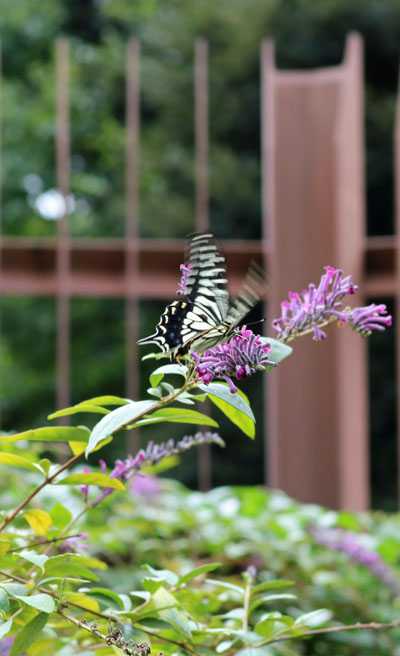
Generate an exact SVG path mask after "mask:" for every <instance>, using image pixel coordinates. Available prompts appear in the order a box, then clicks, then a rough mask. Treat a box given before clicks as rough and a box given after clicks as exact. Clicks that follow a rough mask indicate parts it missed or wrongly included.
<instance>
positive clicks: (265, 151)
mask: <svg viewBox="0 0 400 656" xmlns="http://www.w3.org/2000/svg"><path fill="white" fill-rule="evenodd" d="M260 69H261V94H260V96H261V211H262V252H263V260H264V267H265V270H266V272H267V276H268V281H269V283H270V281H271V279H272V280H274V281H275V282H276V281H277V279H278V273H279V269H278V268H277V266H276V265H277V263H278V261H277V259H276V258H274V259H272V258H271V259H270V258H269V252H270V251H275V250H276V247H275V246H274V243H275V238H274V223H273V221H270V220H269V217H272V216H275V203H274V198H275V197H274V191H275V166H274V164H275V162H274V153H275V143H274V139H275V127H274V126H275V102H274V94H273V93H270V92H269V90H272V88H273V84H274V80H273V75H274V71H275V51H274V44H273V42H272V40H270V39H266V40H265V41H264V42H263V43H262V45H261V61H260ZM270 310H271V308H270V304H268V306H267V311H266V314H267V322H266V324H267V333H268V332H269V326H270V318H271V317H270ZM268 383H269V381H268V378H267V379H264V407H265V409H266V414H267V417H268V420H266V421H264V483H265V484H266V485H267V484H269V485H277V481H278V478H279V476H278V472H279V455H280V450H279V444H278V439H279V436H278V435H279V433H278V424H277V412H276V409H277V398H276V392H277V386H276V385H269V384H268Z"/></svg>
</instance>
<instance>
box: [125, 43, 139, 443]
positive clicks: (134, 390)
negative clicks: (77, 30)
mask: <svg viewBox="0 0 400 656" xmlns="http://www.w3.org/2000/svg"><path fill="white" fill-rule="evenodd" d="M139 69H140V44H139V41H138V39H136V38H134V39H131V40H130V41H129V44H128V51H127V67H126V230H125V274H126V315H125V317H126V333H125V340H126V390H127V395H128V398H130V399H137V397H138V394H139V365H138V347H137V340H138V337H139V298H138V293H137V292H138V275H139V262H138V257H139V137H140V70H139ZM127 446H128V449H129V450H130V451H132V452H136V451H137V450H138V448H139V435H138V432H137V431H132V432H131V433H130V434H129V435H128V444H127Z"/></svg>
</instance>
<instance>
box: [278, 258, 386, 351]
mask: <svg viewBox="0 0 400 656" xmlns="http://www.w3.org/2000/svg"><path fill="white" fill-rule="evenodd" d="M356 291H357V285H355V284H354V283H353V280H352V278H351V276H344V275H343V271H341V270H340V269H335V267H332V266H326V267H325V273H324V275H323V276H322V277H321V280H320V282H319V285H318V287H316V286H315V285H314V284H312V283H311V284H310V285H308V287H307V289H304V290H303V291H302V292H301V293H298V292H289V298H288V299H287V300H286V301H283V303H281V316H280V317H278V318H277V319H274V321H273V322H272V326H273V328H274V329H275V330H276V332H277V333H278V339H280V340H281V341H283V342H290V341H291V340H292V339H294V338H295V337H299V336H300V335H304V334H307V333H312V336H313V339H314V340H315V341H317V342H319V341H321V340H322V339H325V338H326V333H325V331H324V330H322V328H323V327H324V326H326V325H327V324H329V323H333V322H335V321H336V322H337V323H339V324H348V325H349V326H350V327H351V328H353V329H354V330H356V331H357V332H359V333H360V334H361V335H370V334H371V332H372V331H374V330H385V328H387V327H388V326H391V325H392V318H391V316H390V315H388V314H387V312H386V306H385V305H375V304H374V303H373V304H372V305H368V306H366V307H359V308H355V309H352V308H349V307H345V306H344V305H343V299H344V297H345V296H347V295H351V294H355V293H356Z"/></svg>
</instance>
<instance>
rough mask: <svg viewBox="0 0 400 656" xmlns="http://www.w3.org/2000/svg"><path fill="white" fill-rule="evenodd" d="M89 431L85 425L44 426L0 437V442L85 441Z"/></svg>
mask: <svg viewBox="0 0 400 656" xmlns="http://www.w3.org/2000/svg"><path fill="white" fill-rule="evenodd" d="M89 435H90V431H89V429H88V428H86V426H45V427H44V428H33V429H32V430H28V431H24V432H23V433H16V434H15V435H10V436H2V437H0V444H1V442H20V441H21V440H23V441H28V442H87V441H88V439H89Z"/></svg>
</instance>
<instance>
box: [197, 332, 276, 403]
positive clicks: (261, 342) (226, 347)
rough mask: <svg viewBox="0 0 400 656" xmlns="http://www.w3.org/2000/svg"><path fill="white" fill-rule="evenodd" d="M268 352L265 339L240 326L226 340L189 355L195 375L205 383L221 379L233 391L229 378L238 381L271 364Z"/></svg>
mask: <svg viewBox="0 0 400 656" xmlns="http://www.w3.org/2000/svg"><path fill="white" fill-rule="evenodd" d="M270 351H271V346H270V344H268V342H267V341H265V339H263V338H262V337H260V335H255V334H254V333H253V331H252V330H249V329H248V328H246V326H243V327H242V329H241V330H240V332H237V333H236V334H235V335H234V336H233V337H231V339H230V340H229V341H227V342H225V343H223V344H218V345H217V346H213V347H212V348H209V349H208V350H207V351H205V352H204V353H201V354H199V353H192V356H193V359H194V361H195V366H196V372H197V375H198V377H199V378H200V379H201V381H202V382H203V383H204V384H205V385H208V384H209V383H211V381H213V380H214V378H223V379H224V380H226V382H227V383H228V385H229V389H230V391H231V392H232V393H235V392H236V390H237V388H236V385H235V384H234V382H233V380H232V378H235V379H236V380H240V379H241V378H246V377H247V376H251V375H252V374H254V373H255V372H256V371H260V370H264V369H265V368H266V367H267V366H272V365H273V364H274V363H273V362H272V360H270V359H269V358H268V355H269V353H270Z"/></svg>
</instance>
